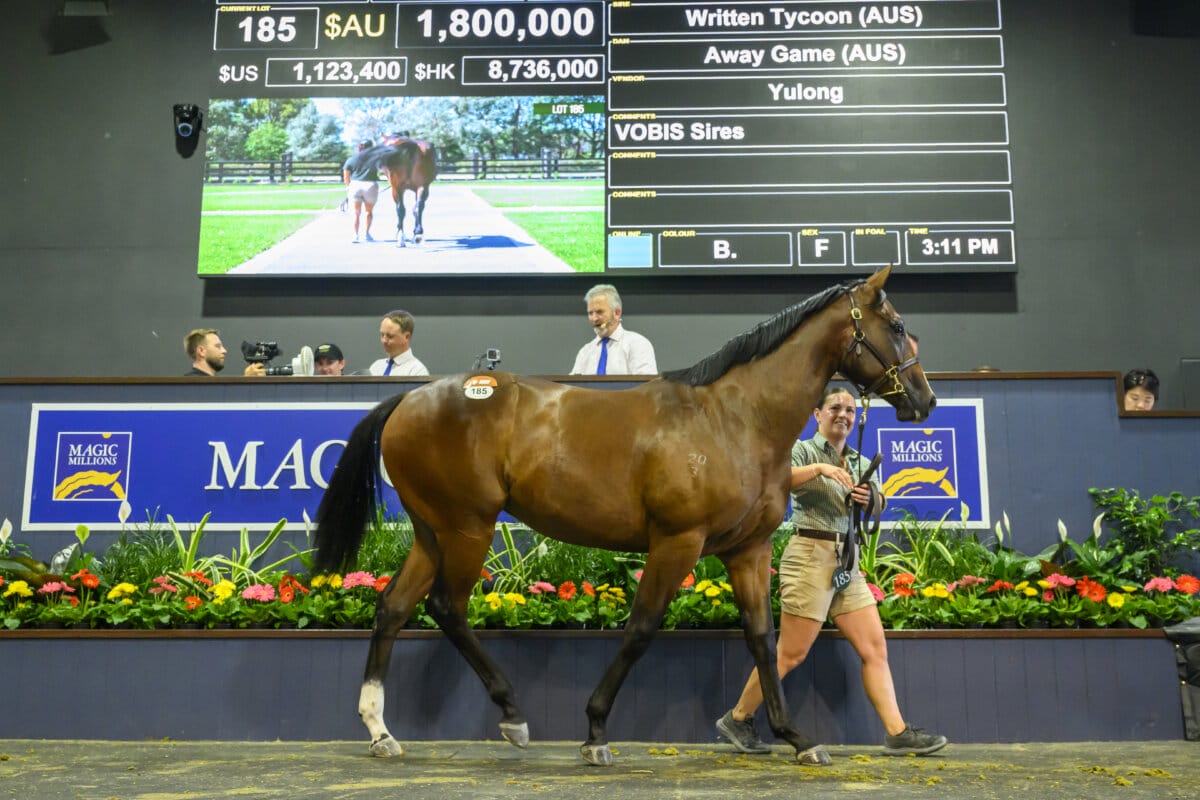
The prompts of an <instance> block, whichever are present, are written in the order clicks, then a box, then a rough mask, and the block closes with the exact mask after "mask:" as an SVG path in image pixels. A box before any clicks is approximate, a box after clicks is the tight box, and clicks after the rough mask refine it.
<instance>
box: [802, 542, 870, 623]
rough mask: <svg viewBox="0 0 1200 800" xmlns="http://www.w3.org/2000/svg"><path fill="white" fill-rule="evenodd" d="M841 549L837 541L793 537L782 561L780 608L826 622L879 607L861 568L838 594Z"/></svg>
mask: <svg viewBox="0 0 1200 800" xmlns="http://www.w3.org/2000/svg"><path fill="white" fill-rule="evenodd" d="M835 567H837V550H836V549H835V546H834V543H833V542H826V541H822V540H820V539H810V538H808V537H806V536H793V537H792V540H791V541H790V542H788V544H787V547H786V548H784V551H783V556H782V557H781V558H780V559H779V605H780V607H781V608H782V609H783V610H784V611H785V612H787V613H788V614H792V615H794V616H797V617H805V618H807V619H815V620H817V621H818V622H824V621H825V619H826V618H827V617H829V618H833V619H836V618H837V617H839V616H841V615H842V614H848V613H850V612H851V611H858V610H859V609H860V608H866V607H867V606H873V605H875V598H874V597H872V596H871V590H870V589H869V588H867V581H866V579H865V578H864V577H863V576H862V573H860V572H859V571H858V570H857V569H856V570H854V573H853V574H852V575H851V577H850V585H849V586H847V587H846V588H845V589H843V590H842V591H840V592H837V593H836V594H835V593H834V591H833V570H834V568H835Z"/></svg>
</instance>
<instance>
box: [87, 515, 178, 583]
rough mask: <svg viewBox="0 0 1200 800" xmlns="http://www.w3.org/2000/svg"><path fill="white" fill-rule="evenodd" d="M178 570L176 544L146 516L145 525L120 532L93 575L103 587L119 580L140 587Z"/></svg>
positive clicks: (154, 521)
mask: <svg viewBox="0 0 1200 800" xmlns="http://www.w3.org/2000/svg"><path fill="white" fill-rule="evenodd" d="M181 567H182V563H181V561H180V557H179V550H178V549H177V547H176V543H175V541H174V540H173V539H172V538H170V537H168V536H167V532H166V531H165V530H164V529H163V527H162V523H160V522H159V521H158V519H157V517H155V516H151V515H149V514H148V515H147V516H146V523H145V524H144V525H139V526H135V527H134V528H133V529H132V530H130V529H129V528H122V529H121V533H120V535H119V536H118V537H117V540H116V541H115V542H113V543H112V544H111V545H109V548H108V550H107V551H105V553H104V558H103V559H102V560H101V561H100V564H99V565H98V566H97V567H96V570H95V572H96V574H97V575H98V576H99V577H100V581H101V583H102V584H103V585H105V586H115V585H116V584H118V583H120V582H121V581H126V582H128V583H132V584H134V585H136V586H142V585H146V584H149V583H150V582H151V581H152V580H154V579H155V578H156V577H158V576H159V575H166V574H168V573H171V572H179V571H181Z"/></svg>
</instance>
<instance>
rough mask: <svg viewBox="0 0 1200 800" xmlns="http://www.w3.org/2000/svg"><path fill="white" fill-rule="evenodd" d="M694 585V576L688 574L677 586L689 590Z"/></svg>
mask: <svg viewBox="0 0 1200 800" xmlns="http://www.w3.org/2000/svg"><path fill="white" fill-rule="evenodd" d="M695 585H696V576H695V575H694V574H692V573H691V572H689V573H688V574H687V577H686V578H684V579H683V583H681V584H679V586H680V588H683V589H690V588H692V587H693V586H695Z"/></svg>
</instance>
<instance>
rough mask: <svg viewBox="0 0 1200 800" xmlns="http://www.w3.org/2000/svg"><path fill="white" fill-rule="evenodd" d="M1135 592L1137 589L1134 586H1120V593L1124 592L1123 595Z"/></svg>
mask: <svg viewBox="0 0 1200 800" xmlns="http://www.w3.org/2000/svg"><path fill="white" fill-rule="evenodd" d="M1137 590H1138V587H1136V586H1126V585H1125V584H1121V591H1122V592H1125V594H1133V593H1134V592H1136V591H1137Z"/></svg>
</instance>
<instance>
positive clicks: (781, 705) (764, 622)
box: [721, 538, 829, 765]
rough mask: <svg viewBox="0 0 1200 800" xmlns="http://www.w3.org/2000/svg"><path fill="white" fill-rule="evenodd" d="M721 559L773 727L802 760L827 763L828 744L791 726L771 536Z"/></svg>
mask: <svg viewBox="0 0 1200 800" xmlns="http://www.w3.org/2000/svg"><path fill="white" fill-rule="evenodd" d="M721 560H722V561H724V562H725V566H726V568H727V569H728V570H729V583H730V586H731V587H732V588H733V596H734V599H735V600H736V601H737V604H738V608H739V609H740V610H741V612H742V614H741V616H742V630H743V632H744V633H745V636H746V646H747V647H748V648H749V649H750V654H751V655H752V656H753V657H754V665H755V668H756V669H757V670H758V682H759V685H760V686H761V687H762V694H763V703H764V705H766V707H767V721H768V722H769V723H770V725H771V731H772V732H773V733H774V734H775V735H776V736H777V737H779V738H780V739H783V740H784V741H786V742H787V743H788V744H790V745H791V746H792V747H794V748H795V749H796V760H797V761H798V762H800V763H801V764H806V765H824V764H828V763H829V754H828V753H826V752H825V748H824V747H822V746H821V745H820V744H818V743H817V742H813V741H810V740H809V739H808V738H806V737H805V736H804V735H803V734H801V733H800V732H799V731H797V730H796V729H795V728H793V727H792V725H791V719H790V715H789V714H788V710H787V701H786V700H785V699H784V696H783V683H782V682H781V681H780V678H779V668H778V665H777V664H776V658H775V623H774V620H773V619H772V617H771V597H770V592H771V540H770V539H769V538H768V539H767V540H766V541H765V542H763V543H762V544H761V545H754V546H752V547H749V548H746V549H745V550H742V551H740V552H737V553H732V554H725V555H723V556H721Z"/></svg>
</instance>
